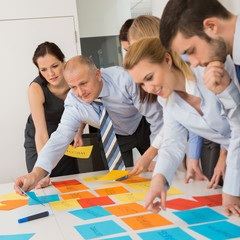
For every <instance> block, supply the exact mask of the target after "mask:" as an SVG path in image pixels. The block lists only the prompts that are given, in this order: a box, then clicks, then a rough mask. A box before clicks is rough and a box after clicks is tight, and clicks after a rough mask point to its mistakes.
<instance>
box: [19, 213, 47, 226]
mask: <svg viewBox="0 0 240 240" xmlns="http://www.w3.org/2000/svg"><path fill="white" fill-rule="evenodd" d="M47 216H49V212H48V211H45V212H41V213H38V214H34V215H31V216H28V217H25V218H21V219H18V223H24V222H28V221H32V220H34V219H38V218H43V217H47Z"/></svg>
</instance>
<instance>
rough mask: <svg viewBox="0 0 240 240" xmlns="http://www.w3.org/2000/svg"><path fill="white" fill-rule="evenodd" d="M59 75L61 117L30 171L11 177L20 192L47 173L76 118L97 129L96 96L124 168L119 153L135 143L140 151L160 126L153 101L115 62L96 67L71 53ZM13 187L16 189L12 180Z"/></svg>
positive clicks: (73, 129) (76, 124)
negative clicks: (64, 86) (63, 86)
mask: <svg viewBox="0 0 240 240" xmlns="http://www.w3.org/2000/svg"><path fill="white" fill-rule="evenodd" d="M64 77H65V80H66V81H67V83H68V85H69V87H70V88H71V90H70V91H69V93H68V96H67V98H66V100H65V110H64V113H63V115H62V118H61V122H60V124H59V126H58V128H57V130H56V132H54V133H53V134H52V135H51V137H50V139H49V141H48V142H47V144H46V145H45V146H44V148H43V149H42V150H41V151H40V153H39V155H38V159H37V162H36V164H35V166H34V169H33V170H32V172H31V173H29V174H27V175H25V176H22V177H19V178H18V179H17V180H16V184H17V185H18V186H20V187H21V188H22V189H23V190H24V191H30V190H31V189H33V188H34V187H35V186H36V184H37V183H38V182H39V181H40V180H41V179H42V178H43V177H44V176H46V175H48V174H50V173H51V170H52V169H53V168H54V167H55V165H56V164H57V163H58V161H59V160H60V159H61V157H62V156H63V154H64V153H65V152H66V150H67V148H68V146H69V144H70V143H71V142H72V140H73V138H74V136H75V134H76V132H77V130H78V128H79V127H80V125H81V124H82V123H86V124H89V125H91V126H94V127H97V128H99V116H98V114H97V112H96V110H95V109H94V104H93V101H94V100H95V99H97V98H101V101H102V103H103V105H104V107H105V108H106V110H107V112H108V114H109V116H110V118H111V120H112V124H113V128H114V130H115V133H116V135H117V140H118V144H119V147H120V150H121V152H122V156H123V160H124V162H125V166H126V167H129V166H132V165H133V162H132V160H131V159H130V161H129V159H128V158H127V157H124V155H126V156H128V152H129V151H130V150H132V149H133V148H135V147H136V148H137V149H138V150H139V152H140V153H141V154H143V153H144V152H145V151H146V150H147V148H148V147H149V146H150V140H151V142H152V141H153V140H154V138H155V136H156V135H157V133H158V132H159V131H160V130H161V127H162V125H163V119H162V108H161V106H160V105H159V103H158V102H154V103H151V104H150V103H148V102H146V101H145V102H143V103H141V102H140V100H139V98H140V96H139V94H138V92H139V89H138V86H137V85H136V84H135V82H134V81H133V79H132V78H131V77H130V75H129V74H128V73H127V72H126V71H125V70H124V69H123V68H121V67H110V68H106V69H101V71H100V70H99V69H97V68H96V67H95V65H94V64H93V62H92V61H91V60H90V59H89V58H87V57H85V56H76V57H73V58H72V59H70V60H69V61H68V62H67V64H66V66H65V70H64ZM143 116H145V117H146V120H147V122H146V120H145V118H143ZM149 125H150V127H149ZM149 139H150V140H149ZM14 188H15V190H16V192H17V193H19V194H21V192H20V190H19V188H18V187H17V186H16V185H15V186H14Z"/></svg>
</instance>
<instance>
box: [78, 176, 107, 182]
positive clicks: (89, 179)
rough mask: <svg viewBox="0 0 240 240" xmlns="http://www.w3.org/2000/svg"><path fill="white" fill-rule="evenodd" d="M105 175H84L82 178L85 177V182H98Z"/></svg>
mask: <svg viewBox="0 0 240 240" xmlns="http://www.w3.org/2000/svg"><path fill="white" fill-rule="evenodd" d="M103 176H105V175H97V176H90V177H82V179H83V180H84V181H85V182H96V181H98V180H99V179H100V178H102V177H103Z"/></svg>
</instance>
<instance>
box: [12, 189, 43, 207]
mask: <svg viewBox="0 0 240 240" xmlns="http://www.w3.org/2000/svg"><path fill="white" fill-rule="evenodd" d="M17 187H18V188H19V189H20V191H21V192H22V193H24V194H26V195H27V196H29V197H30V198H32V199H33V200H35V201H36V202H38V203H39V204H41V205H43V206H45V205H44V204H43V203H42V202H41V201H40V200H39V199H38V197H37V196H36V194H35V192H25V191H24V190H23V189H22V188H21V187H20V186H18V185H17Z"/></svg>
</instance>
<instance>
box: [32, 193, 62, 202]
mask: <svg viewBox="0 0 240 240" xmlns="http://www.w3.org/2000/svg"><path fill="white" fill-rule="evenodd" d="M38 199H39V200H40V201H41V203H49V202H55V201H59V196H58V195H57V194H54V195H46V196H39V197H38ZM37 204H39V202H37V201H36V200H34V199H32V198H29V202H28V205H37Z"/></svg>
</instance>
